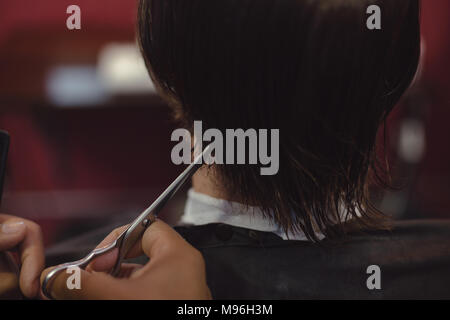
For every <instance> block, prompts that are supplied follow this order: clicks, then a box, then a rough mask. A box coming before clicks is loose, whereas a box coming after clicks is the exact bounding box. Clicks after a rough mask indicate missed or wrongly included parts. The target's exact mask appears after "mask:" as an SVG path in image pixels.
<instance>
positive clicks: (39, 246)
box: [0, 214, 45, 298]
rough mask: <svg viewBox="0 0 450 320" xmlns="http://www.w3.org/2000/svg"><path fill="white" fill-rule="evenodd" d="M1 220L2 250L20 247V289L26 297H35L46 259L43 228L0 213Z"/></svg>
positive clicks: (0, 245)
mask: <svg viewBox="0 0 450 320" xmlns="http://www.w3.org/2000/svg"><path fill="white" fill-rule="evenodd" d="M0 222H1V226H0V230H1V232H0V251H4V250H10V249H13V248H18V249H19V254H20V260H21V264H22V266H21V270H20V280H19V281H20V289H21V290H22V293H23V294H24V295H25V296H26V297H28V298H32V297H35V296H36V295H37V293H38V290H39V275H40V273H41V271H42V269H44V260H45V259H44V246H43V239H42V233H41V229H40V227H39V226H38V225H37V224H36V223H34V222H32V221H29V220H24V219H20V218H17V217H14V216H10V215H5V214H0Z"/></svg>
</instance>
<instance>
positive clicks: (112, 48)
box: [98, 43, 155, 94]
mask: <svg viewBox="0 0 450 320" xmlns="http://www.w3.org/2000/svg"><path fill="white" fill-rule="evenodd" d="M98 71H99V76H100V79H101V81H102V84H103V85H104V86H105V88H106V90H107V91H108V92H109V93H111V94H136V93H137V94H145V93H153V92H155V87H154V85H153V83H152V81H151V80H150V77H149V75H148V72H147V68H146V67H145V63H144V59H143V58H142V56H141V53H140V52H139V49H138V48H137V46H136V45H135V44H132V43H131V44H129V43H111V44H108V45H106V46H105V47H104V48H103V49H102V50H101V51H100V54H99V60H98Z"/></svg>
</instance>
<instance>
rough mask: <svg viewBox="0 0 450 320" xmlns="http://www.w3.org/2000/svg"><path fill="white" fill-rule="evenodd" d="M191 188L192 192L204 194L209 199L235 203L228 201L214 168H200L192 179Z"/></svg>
mask: <svg viewBox="0 0 450 320" xmlns="http://www.w3.org/2000/svg"><path fill="white" fill-rule="evenodd" d="M192 187H193V189H194V191H196V192H199V193H203V194H206V195H208V196H210V197H214V198H218V199H224V200H229V201H236V199H229V196H228V195H227V193H226V192H225V190H224V189H223V187H222V185H221V183H220V181H219V179H218V178H217V174H216V172H215V170H214V168H211V167H210V168H206V167H202V168H200V169H199V170H198V171H197V172H196V173H195V174H194V176H193V177H192Z"/></svg>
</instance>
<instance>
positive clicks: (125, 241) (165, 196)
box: [42, 145, 210, 299]
mask: <svg viewBox="0 0 450 320" xmlns="http://www.w3.org/2000/svg"><path fill="white" fill-rule="evenodd" d="M209 149H210V145H208V146H207V147H206V148H205V149H204V150H203V152H202V153H201V154H200V155H198V156H197V157H195V159H194V161H193V162H192V163H191V164H190V165H189V166H188V167H187V168H186V169H185V170H184V171H183V172H182V173H181V174H180V175H179V176H178V177H177V178H176V179H175V180H174V181H173V182H172V183H171V184H170V185H169V186H168V187H167V189H166V190H164V192H163V193H162V194H161V195H160V196H159V197H158V198H157V199H156V200H155V201H154V202H153V203H152V204H151V205H150V206H149V207H148V208H147V209H145V210H144V211H143V212H142V213H141V214H140V215H139V216H138V217H137V218H136V219H135V220H134V221H133V222H132V223H131V224H130V226H129V227H128V228H127V229H126V230H125V231H123V232H122V233H121V234H120V235H119V237H118V238H117V239H116V240H114V242H112V243H111V244H110V245H108V246H106V247H103V248H98V249H94V250H93V251H91V252H90V253H89V254H88V255H87V256H86V257H84V258H82V259H80V260H77V261H73V262H68V263H64V264H61V265H59V266H57V267H55V268H54V269H53V270H52V271H50V272H49V273H48V274H47V276H46V277H45V279H44V281H43V283H42V292H43V293H44V295H45V296H47V298H49V299H52V296H51V294H50V291H49V290H48V288H49V286H50V285H51V283H52V281H53V280H54V279H55V278H56V276H57V275H58V274H60V273H61V272H62V271H64V270H67V269H68V268H71V267H78V268H81V269H84V268H85V267H86V266H87V265H88V264H89V263H90V262H91V261H92V260H93V259H95V258H97V257H99V256H102V255H104V254H106V253H108V252H110V251H112V250H114V249H115V248H118V249H119V253H118V256H117V260H116V263H115V265H114V267H113V268H112V270H111V272H110V274H111V275H113V276H116V275H117V274H118V272H119V270H120V266H121V264H122V262H123V260H124V259H125V258H126V256H127V254H128V253H129V251H130V250H131V248H133V246H134V245H135V243H136V242H137V241H138V240H139V239H140V238H141V237H142V235H143V234H144V232H145V230H146V229H147V228H148V227H149V226H150V225H151V224H152V223H153V222H155V221H156V218H157V215H158V212H159V211H160V210H161V209H162V208H163V207H164V205H165V204H166V203H167V202H168V201H169V200H170V199H171V198H172V196H173V195H174V194H175V193H176V192H177V191H178V190H179V189H180V188H181V186H183V184H184V183H185V182H186V181H187V180H188V179H189V178H190V177H191V176H192V175H193V174H194V173H195V172H196V171H197V170H198V169H199V168H200V167H201V165H202V159H203V157H204V156H205V155H206V154H207V152H208V150H209Z"/></svg>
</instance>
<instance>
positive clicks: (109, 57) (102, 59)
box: [46, 43, 156, 107]
mask: <svg viewBox="0 0 450 320" xmlns="http://www.w3.org/2000/svg"><path fill="white" fill-rule="evenodd" d="M46 89H47V96H48V99H49V100H50V102H51V103H52V104H54V105H55V106H59V107H85V106H93V105H100V104H104V103H105V102H107V101H108V99H110V98H111V97H112V96H117V95H135V94H152V93H156V90H155V87H154V85H153V83H152V81H151V80H150V77H149V75H148V72H147V69H146V67H145V63H144V60H143V58H142V56H141V54H140V52H139V49H138V48H137V46H136V44H134V43H111V44H107V45H105V46H104V48H103V49H102V50H101V51H100V53H99V56H98V64H97V66H92V65H78V66H77V65H70V66H69V65H68V66H56V67H52V68H51V69H50V70H49V72H48V74H47V79H46Z"/></svg>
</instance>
